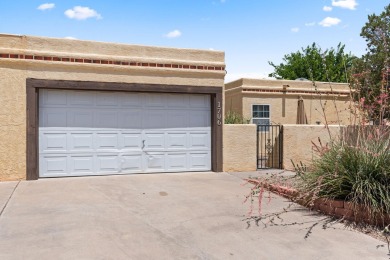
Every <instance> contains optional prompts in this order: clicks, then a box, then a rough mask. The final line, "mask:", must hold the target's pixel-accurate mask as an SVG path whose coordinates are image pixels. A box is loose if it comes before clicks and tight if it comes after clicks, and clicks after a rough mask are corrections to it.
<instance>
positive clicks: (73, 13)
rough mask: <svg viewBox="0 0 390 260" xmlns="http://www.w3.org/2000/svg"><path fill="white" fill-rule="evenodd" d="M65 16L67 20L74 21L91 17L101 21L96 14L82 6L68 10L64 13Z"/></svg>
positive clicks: (100, 17)
mask: <svg viewBox="0 0 390 260" xmlns="http://www.w3.org/2000/svg"><path fill="white" fill-rule="evenodd" d="M65 15H66V16H67V17H68V18H69V19H76V20H85V19H88V18H93V17H95V18H96V19H102V16H101V15H100V14H99V13H98V12H96V11H95V10H93V9H91V8H89V7H84V6H75V7H73V9H68V10H66V11H65Z"/></svg>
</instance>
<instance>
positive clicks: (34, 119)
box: [26, 78, 223, 180]
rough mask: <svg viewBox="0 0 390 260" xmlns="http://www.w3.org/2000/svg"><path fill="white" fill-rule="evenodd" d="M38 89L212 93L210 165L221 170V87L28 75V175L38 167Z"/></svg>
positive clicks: (34, 175) (36, 174) (33, 176)
mask: <svg viewBox="0 0 390 260" xmlns="http://www.w3.org/2000/svg"><path fill="white" fill-rule="evenodd" d="M39 89H63V90H66V89H68V90H85V91H88V90H93V91H124V92H144V93H148V92H149V93H182V94H209V95H210V97H211V167H212V171H214V172H221V171H222V124H221V122H220V121H219V120H218V119H220V116H221V106H222V89H223V88H222V87H212V86H190V85H188V86H187V85H163V84H137V83H115V82H93V81H67V80H47V79H33V78H28V79H27V81H26V94H27V100H26V102H27V111H26V112H27V122H26V123H27V149H26V159H27V176H26V177H27V179H28V180H36V179H38V177H39V168H38V165H39V163H38V157H39V151H38V128H39V127H38V122H39V120H38V114H39V108H38V105H39V104H38V102H39V101H38V100H39V96H38V95H39Z"/></svg>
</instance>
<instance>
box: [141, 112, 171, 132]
mask: <svg viewBox="0 0 390 260" xmlns="http://www.w3.org/2000/svg"><path fill="white" fill-rule="evenodd" d="M144 115H145V116H144V118H143V119H144V121H143V122H144V124H143V127H144V128H145V129H164V128H166V121H167V119H166V118H167V114H166V112H165V111H164V110H149V111H147V113H145V114H144Z"/></svg>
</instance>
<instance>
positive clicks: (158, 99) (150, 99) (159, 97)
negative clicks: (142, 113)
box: [144, 94, 167, 109]
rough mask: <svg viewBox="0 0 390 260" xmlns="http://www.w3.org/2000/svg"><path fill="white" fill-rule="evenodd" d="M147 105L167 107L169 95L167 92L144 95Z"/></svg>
mask: <svg viewBox="0 0 390 260" xmlns="http://www.w3.org/2000/svg"><path fill="white" fill-rule="evenodd" d="M144 97H146V98H145V107H147V108H152V109H153V108H165V107H166V106H167V95H166V94H165V95H164V94H148V95H144Z"/></svg>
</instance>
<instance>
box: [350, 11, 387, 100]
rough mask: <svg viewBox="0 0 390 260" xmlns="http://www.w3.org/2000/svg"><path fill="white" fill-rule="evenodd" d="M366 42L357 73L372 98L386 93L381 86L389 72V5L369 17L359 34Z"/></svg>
mask: <svg viewBox="0 0 390 260" xmlns="http://www.w3.org/2000/svg"><path fill="white" fill-rule="evenodd" d="M360 36H362V37H363V38H364V39H365V40H366V42H367V53H366V54H365V55H363V57H362V58H361V61H360V62H359V63H360V64H359V66H357V67H356V70H357V72H360V73H363V74H364V76H365V77H363V78H364V81H365V84H366V85H369V88H370V90H371V94H374V96H376V95H378V94H380V93H381V92H383V91H387V90H386V88H383V87H386V86H384V85H383V83H385V82H383V81H384V80H385V81H386V78H387V74H388V70H389V65H390V62H389V56H390V4H389V5H388V6H386V7H385V10H384V11H383V12H382V13H381V14H380V15H375V14H372V15H369V16H368V22H367V23H366V24H365V25H364V27H363V28H362V31H361V33H360Z"/></svg>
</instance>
